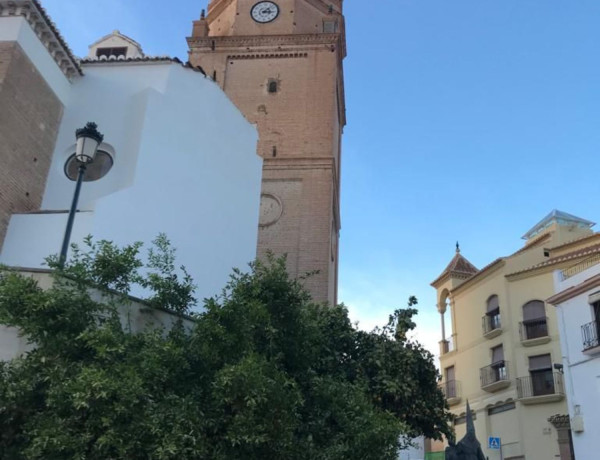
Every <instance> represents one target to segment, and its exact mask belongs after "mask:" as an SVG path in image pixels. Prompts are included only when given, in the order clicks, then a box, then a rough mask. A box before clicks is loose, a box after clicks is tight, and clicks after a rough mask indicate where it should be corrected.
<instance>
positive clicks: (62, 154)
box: [0, 62, 262, 299]
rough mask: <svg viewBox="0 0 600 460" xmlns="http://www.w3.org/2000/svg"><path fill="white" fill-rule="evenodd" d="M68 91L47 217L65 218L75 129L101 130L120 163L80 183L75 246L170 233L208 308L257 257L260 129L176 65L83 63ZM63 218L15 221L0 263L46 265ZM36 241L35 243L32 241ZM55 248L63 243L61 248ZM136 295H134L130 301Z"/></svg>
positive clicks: (47, 195)
mask: <svg viewBox="0 0 600 460" xmlns="http://www.w3.org/2000/svg"><path fill="white" fill-rule="evenodd" d="M84 72H85V76H84V77H83V78H80V79H78V80H77V81H75V82H74V83H73V84H72V85H71V93H70V94H69V100H70V103H69V104H68V105H67V106H66V107H65V113H64V117H63V121H62V124H61V127H60V130H59V134H58V138H57V142H56V150H55V152H54V157H53V162H52V165H51V168H50V173H49V176H48V181H47V186H46V191H45V194H44V198H43V202H42V209H45V210H67V209H68V208H69V206H70V202H71V199H72V195H73V190H74V182H71V181H69V180H68V179H67V178H66V177H65V174H64V162H65V160H66V158H67V157H68V156H69V155H70V154H71V153H72V152H73V148H74V143H75V137H74V133H75V130H76V129H77V128H80V127H82V126H84V125H85V123H86V122H88V121H94V122H96V123H97V124H98V129H99V130H100V131H101V132H102V133H103V134H104V140H105V142H106V144H108V146H109V150H110V149H113V150H114V152H115V158H114V161H115V162H114V166H113V168H112V169H111V171H110V172H109V173H108V174H107V175H106V176H105V177H104V178H102V179H100V180H98V181H96V182H86V183H84V184H83V187H82V191H81V198H80V202H79V209H80V210H82V211H91V212H90V213H87V216H86V218H85V219H84V220H82V218H81V215H82V213H79V214H78V216H77V218H76V227H75V231H74V238H73V239H72V241H74V242H77V241H78V240H80V238H81V236H82V235H84V234H86V233H88V232H89V233H91V234H92V235H93V236H94V237H95V238H97V239H108V240H112V241H114V242H115V243H118V244H121V245H123V244H127V243H131V242H134V241H142V242H144V243H145V244H146V245H147V244H149V243H150V241H151V240H152V239H154V238H155V237H156V235H157V234H158V233H159V232H164V233H166V234H167V236H168V237H169V238H170V240H171V242H172V243H173V246H174V247H175V248H177V254H178V259H177V262H178V264H183V265H185V266H186V267H187V268H188V271H189V272H190V274H191V275H192V276H193V277H194V279H195V280H196V282H197V284H198V292H197V294H198V297H199V298H200V299H202V298H203V297H206V296H212V295H215V294H218V293H220V290H221V289H222V287H223V286H224V285H225V283H226V282H227V280H228V276H229V274H230V273H231V269H232V268H233V267H240V268H243V267H245V266H246V264H247V263H248V262H249V261H251V260H253V259H254V257H255V255H256V239H257V229H258V213H259V200H260V183H261V174H262V160H261V159H260V158H259V157H258V156H257V154H256V142H257V138H258V135H257V131H256V129H255V127H254V126H252V125H251V124H250V123H248V121H247V120H246V119H245V118H244V117H243V116H242V114H241V113H240V112H239V111H238V110H237V108H236V107H235V106H234V105H233V103H232V102H231V101H230V100H229V99H228V98H227V97H226V96H225V94H224V93H223V92H222V91H221V89H220V88H219V87H218V86H217V85H216V84H215V83H214V82H212V81H211V80H210V79H208V78H205V77H204V76H203V75H202V74H201V73H199V72H196V71H193V70H191V69H187V68H184V67H182V66H181V65H180V64H177V63H172V62H144V63H113V64H108V63H102V64H90V65H86V66H84ZM60 220H63V221H64V222H66V216H65V215H61V214H49V215H44V214H33V215H24V216H23V215H22V216H13V218H12V220H11V223H10V226H9V230H8V234H7V238H6V240H5V243H4V247H3V252H2V254H0V262H1V263H6V264H9V265H16V266H25V267H40V266H42V265H41V264H42V261H43V259H44V257H46V256H47V255H48V254H51V253H57V252H58V251H59V249H60V241H61V240H62V234H63V232H64V224H61V223H60ZM32 241H35V243H34V244H32ZM57 241H58V245H57ZM134 294H135V293H134Z"/></svg>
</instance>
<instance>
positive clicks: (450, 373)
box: [445, 366, 456, 398]
mask: <svg viewBox="0 0 600 460" xmlns="http://www.w3.org/2000/svg"><path fill="white" fill-rule="evenodd" d="M455 378H456V377H455V375H454V366H450V367H447V368H446V388H445V389H446V398H456V381H455Z"/></svg>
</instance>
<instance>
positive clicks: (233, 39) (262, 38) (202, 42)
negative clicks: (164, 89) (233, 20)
mask: <svg viewBox="0 0 600 460" xmlns="http://www.w3.org/2000/svg"><path fill="white" fill-rule="evenodd" d="M341 36H342V35H341V34H340V33H334V34H290V35H238V36H218V37H217V36H212V37H211V36H209V37H188V38H187V42H188V45H189V46H190V48H192V50H193V49H194V48H209V49H213V46H215V48H216V47H217V46H218V47H219V48H239V47H249V46H290V47H298V46H305V45H337V44H338V42H340V39H341Z"/></svg>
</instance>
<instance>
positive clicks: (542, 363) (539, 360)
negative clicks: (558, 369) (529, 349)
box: [529, 355, 552, 371]
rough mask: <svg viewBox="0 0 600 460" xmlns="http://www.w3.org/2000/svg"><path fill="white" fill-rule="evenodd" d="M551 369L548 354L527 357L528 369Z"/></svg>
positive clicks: (550, 360)
mask: <svg viewBox="0 0 600 460" xmlns="http://www.w3.org/2000/svg"><path fill="white" fill-rule="evenodd" d="M546 369H552V359H551V358H550V355H538V356H530V357H529V370H530V371H539V370H546Z"/></svg>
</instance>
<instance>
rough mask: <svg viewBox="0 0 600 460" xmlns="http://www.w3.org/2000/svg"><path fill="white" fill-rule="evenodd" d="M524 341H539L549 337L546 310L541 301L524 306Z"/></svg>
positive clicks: (522, 330) (534, 301) (522, 329)
mask: <svg viewBox="0 0 600 460" xmlns="http://www.w3.org/2000/svg"><path fill="white" fill-rule="evenodd" d="M521 332H522V339H523V340H529V339H537V338H538V337H546V336H547V335H548V325H547V323H546V309H545V307H544V302H542V301H541V300H532V301H531V302H527V303H526V304H525V305H523V324H522V328H521Z"/></svg>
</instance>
